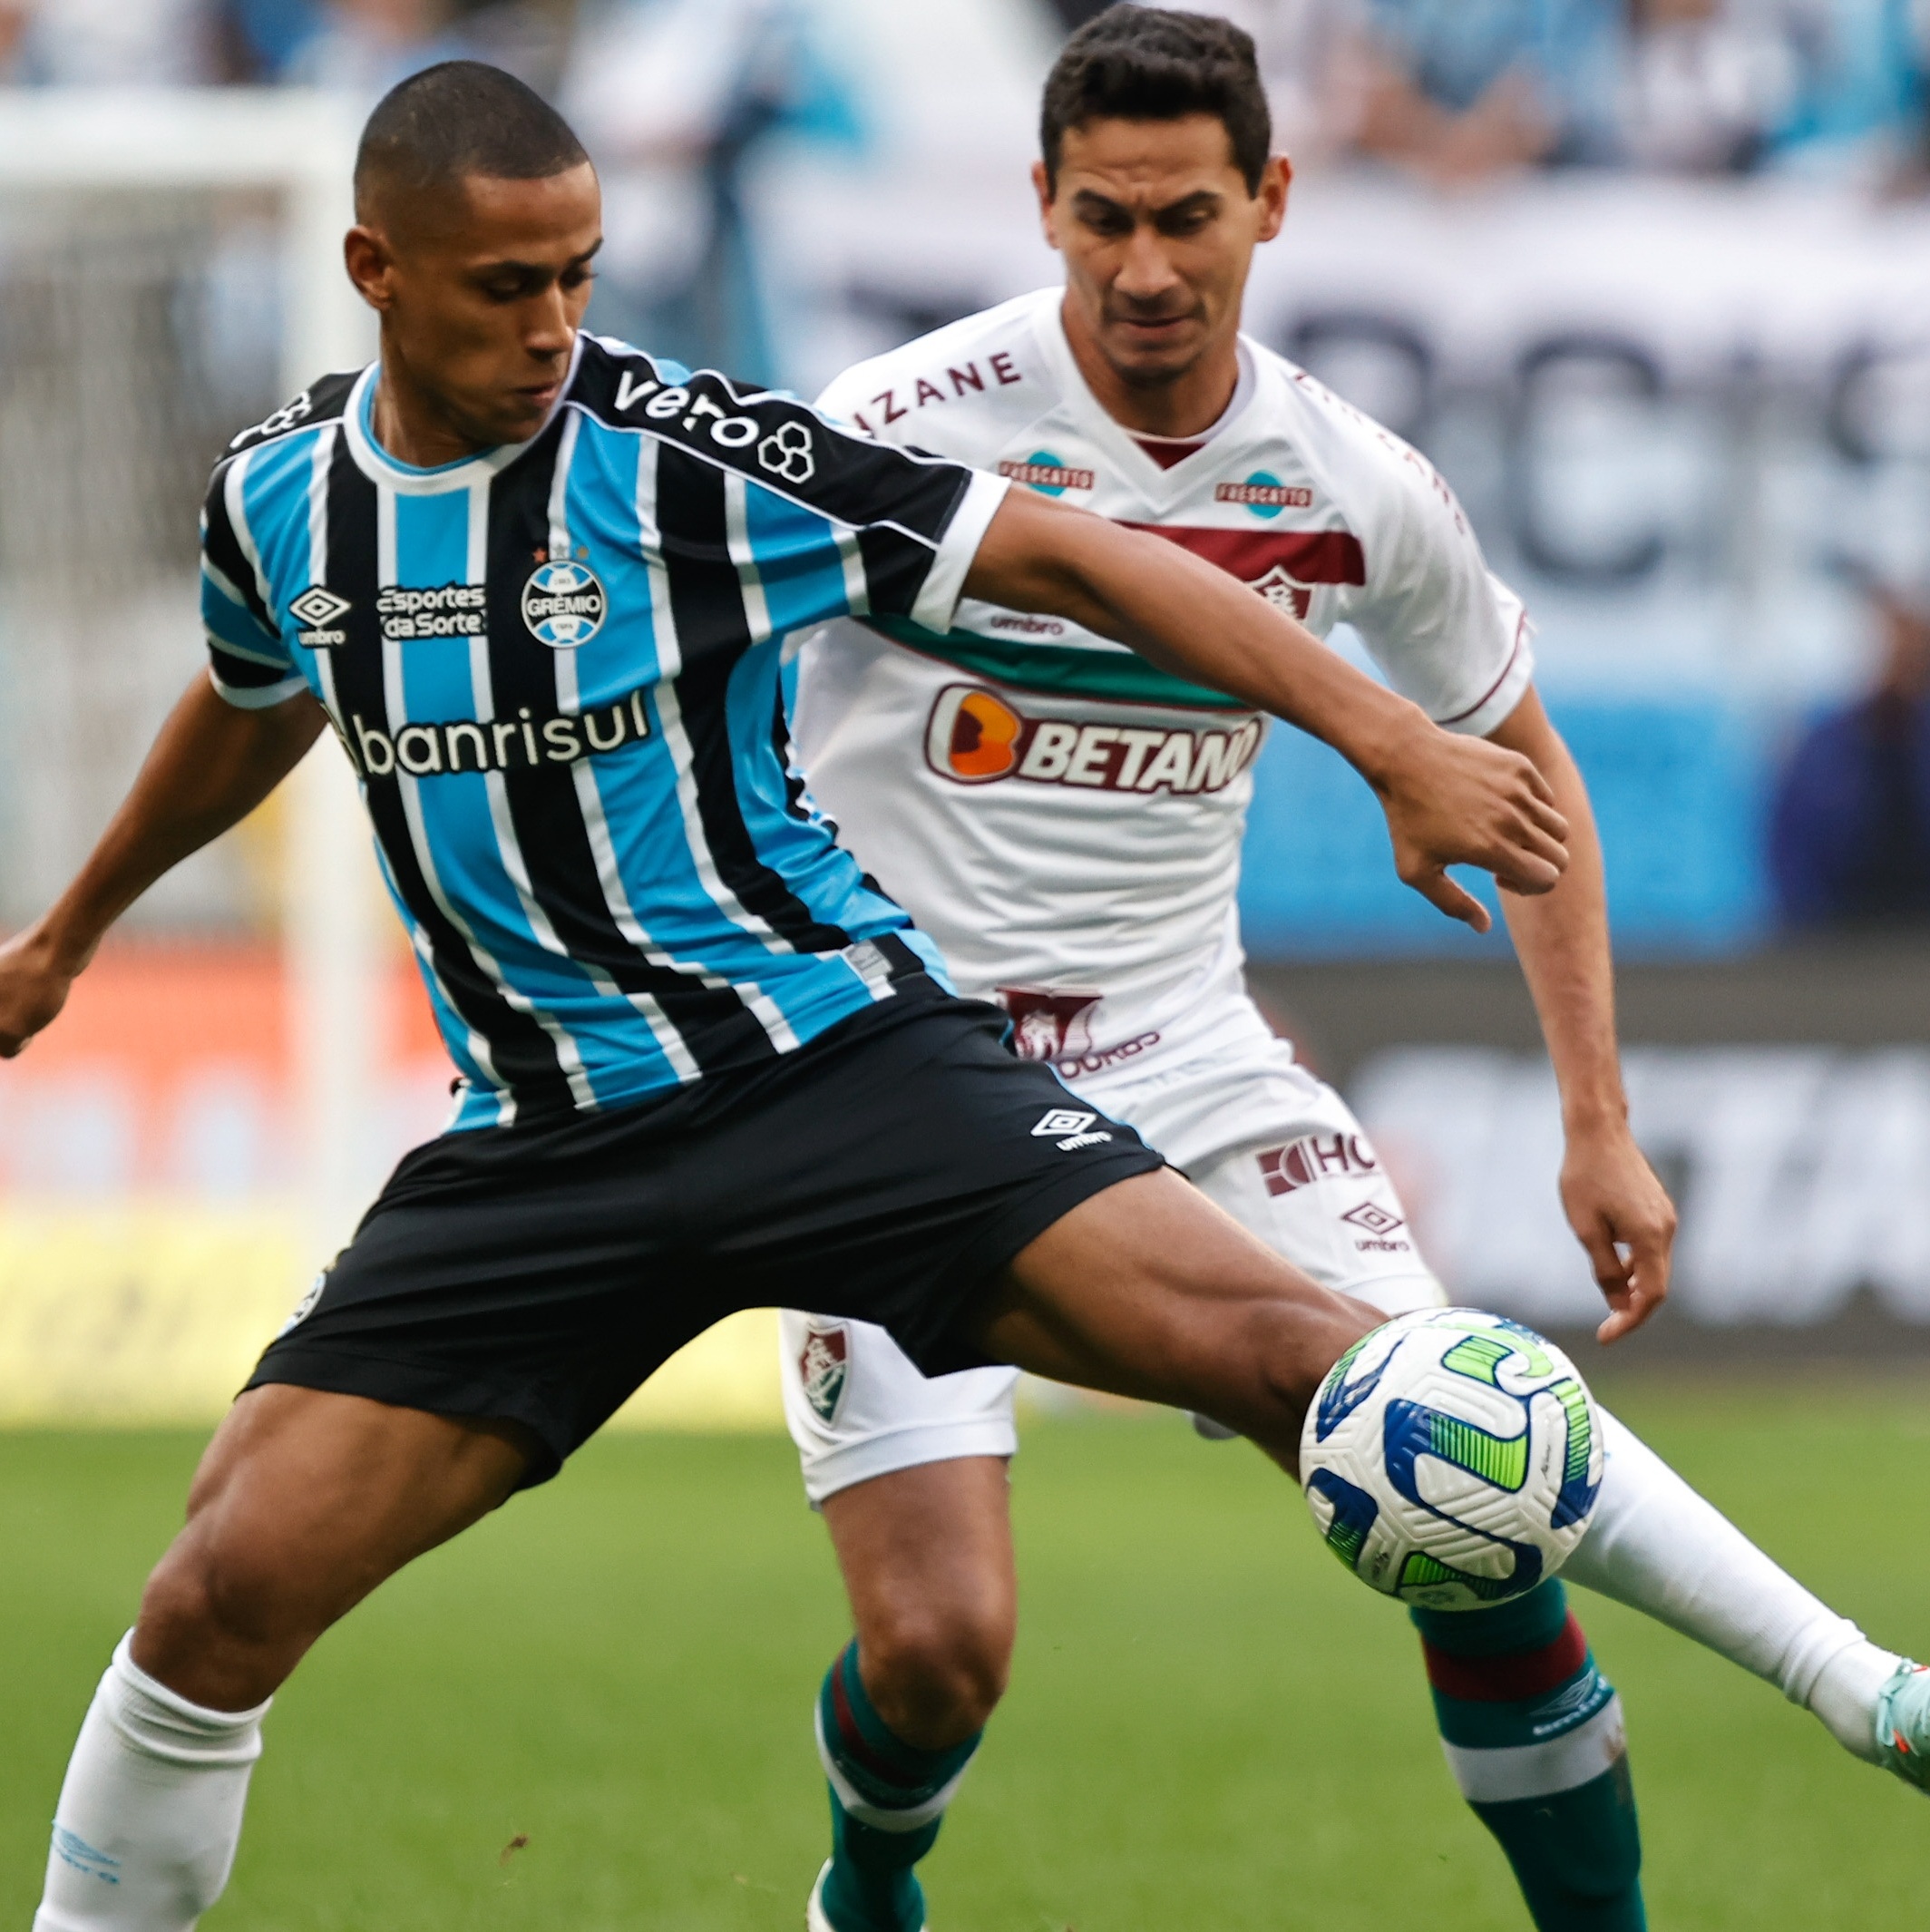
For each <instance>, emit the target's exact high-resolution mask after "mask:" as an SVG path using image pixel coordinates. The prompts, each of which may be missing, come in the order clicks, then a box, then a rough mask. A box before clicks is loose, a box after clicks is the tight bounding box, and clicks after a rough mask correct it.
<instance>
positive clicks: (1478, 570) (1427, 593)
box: [1340, 438, 1535, 737]
mask: <svg viewBox="0 0 1930 1932" xmlns="http://www.w3.org/2000/svg"><path fill="white" fill-rule="evenodd" d="M1388 440H1389V443H1391V442H1392V439H1391V438H1389V439H1388ZM1392 462H1393V468H1392V471H1391V473H1390V475H1389V481H1388V488H1387V491H1386V493H1385V495H1384V497H1383V498H1382V499H1381V501H1380V503H1379V506H1378V509H1379V514H1377V515H1374V516H1373V517H1371V518H1370V520H1369V526H1368V527H1369V530H1370V532H1371V533H1370V538H1369V542H1368V543H1367V545H1366V549H1367V577H1368V581H1367V582H1366V584H1365V585H1364V586H1363V587H1362V588H1361V589H1360V590H1356V591H1354V592H1353V593H1352V594H1351V595H1350V597H1348V598H1347V599H1346V600H1344V601H1343V604H1342V607H1341V610H1340V615H1341V616H1342V617H1343V618H1344V619H1345V620H1346V621H1347V622H1349V623H1350V624H1351V625H1352V626H1353V627H1354V629H1356V630H1358V631H1359V632H1360V638H1361V641H1362V642H1363V643H1365V645H1366V646H1367V648H1368V650H1369V651H1370V653H1371V655H1372V657H1373V659H1374V661H1375V662H1376V663H1377V664H1378V665H1379V667H1380V668H1381V669H1382V671H1384V672H1385V673H1386V675H1387V679H1388V682H1389V684H1390V685H1392V686H1393V688H1395V689H1396V690H1397V691H1399V693H1400V694H1401V696H1402V697H1403V698H1412V699H1413V701H1414V702H1415V703H1416V704H1418V705H1419V706H1420V707H1421V708H1422V709H1423V710H1424V711H1426V712H1427V713H1428V716H1429V717H1431V718H1433V719H1434V721H1435V722H1436V723H1437V724H1438V725H1441V726H1443V727H1446V728H1447V729H1448V730H1450V731H1459V732H1465V733H1467V735H1469V736H1470V737H1486V735H1487V734H1488V733H1489V732H1491V731H1493V730H1494V729H1495V728H1496V727H1497V726H1498V725H1500V724H1501V723H1502V722H1503V720H1504V719H1506V717H1507V716H1508V714H1509V713H1510V712H1512V711H1513V710H1514V708H1515V707H1516V705H1518V704H1519V703H1520V702H1521V699H1522V698H1523V696H1524V695H1525V692H1526V690H1527V688H1528V686H1529V684H1530V682H1531V681H1532V680H1533V678H1534V675H1535V657H1534V652H1533V649H1531V646H1530V642H1529V639H1530V635H1531V627H1530V625H1529V622H1528V615H1527V612H1526V610H1525V609H1524V608H1523V606H1522V602H1521V600H1520V599H1519V598H1518V597H1516V594H1515V593H1514V591H1513V590H1510V589H1509V588H1508V587H1507V586H1506V584H1505V583H1503V582H1502V581H1501V580H1500V579H1499V578H1498V577H1496V575H1495V574H1494V573H1493V571H1490V570H1489V569H1488V567H1487V563H1486V559H1485V558H1484V557H1483V556H1482V554H1481V546H1480V544H1479V542H1477V540H1476V537H1475V533H1474V532H1473V530H1472V529H1471V528H1470V527H1469V525H1468V522H1467V515H1466V513H1465V512H1463V511H1462V509H1461V506H1460V504H1459V503H1457V502H1456V500H1455V496H1454V493H1453V492H1452V491H1451V490H1449V489H1448V487H1447V484H1446V483H1444V482H1443V481H1442V480H1441V478H1440V477H1439V476H1438V474H1437V473H1435V471H1434V468H1433V466H1432V465H1431V464H1430V463H1428V462H1427V460H1426V459H1425V458H1424V457H1422V456H1420V455H1419V454H1417V453H1416V452H1415V451H1413V450H1410V449H1408V448H1407V447H1406V445H1405V444H1401V445H1398V454H1397V455H1396V456H1395V457H1394V458H1393V459H1392Z"/></svg>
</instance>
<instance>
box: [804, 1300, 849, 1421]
mask: <svg viewBox="0 0 1930 1932" xmlns="http://www.w3.org/2000/svg"><path fill="white" fill-rule="evenodd" d="M797 1371H798V1374H799V1376H800V1378H801V1379H802V1380H803V1381H804V1400H806V1401H807V1402H809V1403H810V1404H811V1409H812V1412H813V1413H814V1415H815V1416H816V1417H817V1419H818V1420H819V1421H820V1422H822V1423H824V1426H825V1427H826V1428H827V1429H828V1428H829V1427H830V1426H831V1425H832V1424H833V1422H835V1421H836V1420H837V1419H838V1405H839V1404H840V1403H841V1402H842V1401H843V1400H844V1384H845V1383H846V1382H847V1381H849V1380H850V1378H851V1331H850V1330H849V1329H847V1328H846V1327H845V1326H844V1325H843V1322H835V1323H830V1322H827V1323H826V1324H825V1325H824V1327H822V1328H820V1327H817V1326H815V1325H814V1326H813V1327H812V1329H811V1332H810V1333H809V1334H807V1335H806V1336H805V1337H804V1351H803V1352H802V1353H801V1354H800V1355H799V1356H798V1358H797Z"/></svg>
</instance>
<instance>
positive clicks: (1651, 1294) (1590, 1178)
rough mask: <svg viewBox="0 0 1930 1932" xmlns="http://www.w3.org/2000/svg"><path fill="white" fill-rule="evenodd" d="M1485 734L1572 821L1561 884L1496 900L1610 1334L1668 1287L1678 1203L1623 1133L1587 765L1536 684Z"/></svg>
mask: <svg viewBox="0 0 1930 1932" xmlns="http://www.w3.org/2000/svg"><path fill="white" fill-rule="evenodd" d="M1490 737H1491V739H1492V742H1493V743H1495V744H1497V745H1505V746H1507V747H1508V748H1509V749H1510V750H1511V751H1518V752H1520V753H1522V755H1523V756H1525V757H1529V758H1532V759H1534V761H1535V767H1536V769H1537V770H1539V771H1540V773H1541V775H1542V776H1543V777H1545V779H1546V780H1547V781H1548V784H1549V785H1550V786H1551V787H1552V788H1553V790H1554V793H1555V803H1556V805H1559V806H1560V808H1561V812H1562V815H1563V816H1564V818H1565V819H1566V820H1567V821H1568V870H1567V871H1566V872H1565V873H1563V874H1562V882H1561V883H1560V884H1559V885H1558V886H1556V887H1555V890H1554V891H1553V892H1552V893H1546V894H1545V895H1544V896H1543V897H1540V898H1536V899H1524V898H1520V897H1517V896H1516V895H1515V894H1514V893H1505V894H1504V895H1503V897H1502V901H1501V909H1502V912H1503V914H1504V915H1505V916H1506V920H1507V923H1508V931H1509V932H1511V933H1512V934H1513V936H1514V941H1515V951H1516V953H1518V954H1519V955H1520V958H1521V970H1522V973H1523V975H1524V977H1525V979H1526V980H1527V982H1528V990H1529V991H1530V992H1531V993H1532V994H1533V995H1534V996H1535V1012H1536V1013H1537V1014H1538V1015H1539V1016H1540V1019H1541V1030H1542V1037H1543V1038H1544V1039H1545V1040H1546V1041H1547V1043H1548V1058H1549V1059H1550V1060H1551V1061H1553V1062H1554V1066H1555V1080H1556V1082H1557V1084H1558V1085H1559V1086H1560V1088H1561V1095H1562V1132H1563V1136H1564V1141H1565V1151H1564V1157H1563V1161H1562V1205H1563V1207H1564V1210H1565V1211H1566V1213H1567V1215H1568V1225H1570V1226H1571V1227H1573V1228H1574V1232H1575V1238H1576V1239H1577V1240H1578V1241H1580V1243H1581V1244H1582V1245H1583V1247H1584V1248H1585V1249H1586V1250H1587V1251H1588V1258H1589V1261H1590V1263H1591V1264H1592V1265H1593V1266H1594V1274H1595V1281H1596V1282H1597V1283H1598V1284H1599V1285H1600V1287H1601V1290H1602V1293H1603V1295H1604V1296H1605V1297H1606V1298H1607V1301H1608V1305H1609V1314H1608V1318H1607V1319H1606V1320H1605V1321H1604V1322H1603V1323H1602V1325H1601V1327H1600V1329H1599V1330H1597V1335H1598V1337H1599V1339H1600V1340H1602V1341H1603V1342H1617V1341H1619V1340H1620V1339H1621V1338H1622V1337H1623V1335H1625V1334H1627V1333H1629V1332H1631V1331H1632V1330H1633V1329H1637V1328H1640V1327H1641V1326H1642V1323H1643V1322H1646V1321H1647V1320H1648V1319H1649V1317H1650V1316H1651V1315H1652V1314H1653V1313H1654V1312H1655V1311H1656V1310H1657V1309H1658V1308H1660V1307H1661V1306H1662V1301H1663V1299H1664V1297H1665V1296H1666V1295H1667V1294H1668V1293H1669V1261H1670V1254H1671V1251H1672V1248H1673V1246H1674V1243H1675V1207H1674V1204H1673V1203H1672V1201H1671V1200H1670V1199H1669V1195H1668V1192H1667V1190H1666V1189H1665V1188H1664V1187H1663V1186H1662V1183H1661V1182H1660V1181H1659V1180H1658V1179H1657V1178H1656V1177H1655V1170H1654V1169H1653V1168H1652V1167H1651V1166H1649V1163H1648V1161H1647V1159H1646V1158H1645V1157H1644V1156H1643V1154H1642V1149H1641V1148H1640V1147H1637V1146H1636V1145H1635V1137H1634V1136H1633V1134H1631V1133H1630V1132H1629V1124H1628V1096H1627V1095H1626V1094H1625V1093H1624V1092H1623V1087H1622V1060H1621V1055H1620V1053H1619V1052H1618V1050H1617V1048H1616V1041H1615V981H1614V964H1613V957H1612V955H1611V953H1610V951H1609V942H1608V895H1607V893H1606V890H1605V887H1604V884H1603V870H1602V845H1601V841H1600V840H1599V839H1598V838H1597V837H1596V835H1595V821H1594V812H1593V811H1592V810H1590V808H1589V804H1588V788H1587V786H1586V785H1584V783H1583V781H1582V774H1581V772H1580V771H1579V770H1578V769H1577V768H1576V766H1575V762H1574V758H1573V756H1570V754H1569V750H1568V747H1567V746H1566V745H1564V743H1563V742H1562V738H1561V734H1560V733H1559V732H1557V731H1556V730H1555V727H1554V726H1553V724H1551V723H1550V722H1549V719H1548V714H1547V712H1546V711H1545V710H1544V709H1543V708H1542V702H1541V699H1540V698H1539V697H1538V696H1537V695H1536V693H1535V690H1534V689H1533V688H1530V689H1529V691H1528V693H1527V695H1526V696H1525V698H1523V699H1522V700H1521V702H1520V703H1519V704H1518V705H1516V707H1515V708H1514V710H1513V711H1511V712H1510V713H1509V714H1508V716H1507V717H1506V719H1505V720H1504V721H1503V723H1502V724H1501V725H1500V727H1498V728H1497V729H1496V730H1495V731H1494V732H1493V733H1492V734H1490Z"/></svg>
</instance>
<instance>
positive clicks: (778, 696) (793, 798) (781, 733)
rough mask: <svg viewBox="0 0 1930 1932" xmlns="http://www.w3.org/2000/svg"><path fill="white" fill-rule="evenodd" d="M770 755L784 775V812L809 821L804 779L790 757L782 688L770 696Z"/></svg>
mask: <svg viewBox="0 0 1930 1932" xmlns="http://www.w3.org/2000/svg"><path fill="white" fill-rule="evenodd" d="M771 754H772V756H774V757H775V759H776V760H777V764H778V767H779V769H780V770H781V771H782V772H783V773H784V789H785V811H787V812H788V813H789V814H790V815H791V816H792V817H793V818H802V819H809V818H810V816H811V814H810V811H809V810H808V809H807V808H806V806H805V805H804V790H805V786H804V774H803V773H802V772H800V771H799V770H798V768H797V766H796V765H795V764H794V761H793V759H792V757H791V720H790V718H789V717H788V716H787V715H786V713H785V701H784V686H783V684H782V683H780V684H779V685H778V687H777V688H776V689H775V691H774V692H772V694H771Z"/></svg>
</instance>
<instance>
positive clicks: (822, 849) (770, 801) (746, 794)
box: [726, 642, 903, 939]
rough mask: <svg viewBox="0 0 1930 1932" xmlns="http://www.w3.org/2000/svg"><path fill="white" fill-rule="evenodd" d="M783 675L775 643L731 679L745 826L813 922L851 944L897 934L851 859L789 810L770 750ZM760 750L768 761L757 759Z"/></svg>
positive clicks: (893, 919)
mask: <svg viewBox="0 0 1930 1932" xmlns="http://www.w3.org/2000/svg"><path fill="white" fill-rule="evenodd" d="M781 676H782V667H781V662H780V659H779V646H778V645H777V644H776V643H775V642H774V643H771V644H765V645H761V646H759V647H758V648H757V649H755V650H753V651H749V652H747V653H746V655H745V656H744V658H743V659H740V660H739V662H738V664H737V666H736V669H734V670H733V671H732V673H731V678H730V686H729V689H728V693H727V697H726V717H728V719H729V723H730V738H731V749H732V753H733V756H734V758H735V760H736V770H737V804H738V808H739V810H740V811H741V812H742V813H743V815H744V823H745V825H746V826H747V827H748V828H749V831H750V834H751V837H752V838H753V840H754V841H755V844H756V847H757V852H758V854H759V856H760V857H762V858H763V860H764V862H765V864H767V865H769V866H770V867H772V868H773V870H775V871H777V872H780V873H783V874H784V877H785V883H787V884H788V885H789V886H790V888H791V892H792V894H793V896H794V897H795V898H797V899H798V900H800V901H802V902H803V903H804V906H805V908H806V909H807V910H808V911H809V912H810V913H811V915H812V917H813V918H814V919H816V920H818V921H820V922H822V923H824V924H825V925H830V926H842V927H843V929H844V930H845V931H846V932H849V933H850V934H851V935H852V937H853V939H863V938H868V937H870V936H872V934H875V933H877V932H886V931H890V930H892V929H893V928H895V927H897V926H899V925H902V923H903V915H902V913H901V912H899V911H898V909H897V908H896V907H895V906H893V905H892V903H891V902H890V901H888V900H886V899H883V898H882V897H880V896H879V895H878V894H877V893H872V892H868V891H866V890H865V889H864V887H863V885H862V884H861V883H859V880H858V874H857V871H856V868H855V867H853V865H852V864H851V861H850V855H849V854H847V853H845V852H843V850H842V849H841V848H839V847H838V846H836V845H833V844H831V843H830V842H829V841H828V840H827V839H826V838H825V836H824V829H823V827H822V825H819V824H818V823H816V822H815V821H814V820H811V819H801V818H798V817H796V816H794V815H793V813H792V811H791V809H790V799H789V794H788V792H787V790H786V787H785V769H784V766H783V765H782V764H780V763H779V761H778V758H777V756H776V755H775V747H774V746H772V745H771V740H772V735H773V731H774V728H775V722H776V707H777V702H778V695H779V689H780V679H781ZM760 740H761V741H762V742H761V743H760ZM765 747H771V748H770V749H768V750H766V749H765ZM760 751H764V752H765V756H758V753H759V752H760Z"/></svg>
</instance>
